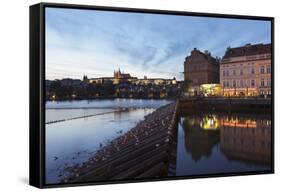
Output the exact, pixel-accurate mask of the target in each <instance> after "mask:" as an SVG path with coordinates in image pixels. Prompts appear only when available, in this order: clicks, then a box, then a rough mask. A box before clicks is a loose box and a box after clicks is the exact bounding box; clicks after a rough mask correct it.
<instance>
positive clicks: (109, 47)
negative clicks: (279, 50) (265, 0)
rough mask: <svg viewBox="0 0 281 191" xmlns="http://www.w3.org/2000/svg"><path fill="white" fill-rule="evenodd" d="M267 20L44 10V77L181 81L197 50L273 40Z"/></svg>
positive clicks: (218, 53)
mask: <svg viewBox="0 0 281 191" xmlns="http://www.w3.org/2000/svg"><path fill="white" fill-rule="evenodd" d="M270 42H271V25H270V22H269V21H257V20H242V19H222V18H210V17H191V16H175V15H158V14H141V13H125V12H108V11H95V10H81V9H80V10H79V9H62V8H47V9H46V78H47V79H61V78H68V77H70V78H77V79H79V78H80V79H81V78H82V76H83V75H84V74H86V75H87V76H88V77H90V78H91V77H103V76H113V71H114V69H115V70H117V69H118V68H120V69H121V71H124V72H125V73H130V74H131V75H132V76H136V77H139V78H142V77H143V76H144V75H146V76H147V77H149V78H155V77H161V78H172V77H174V76H175V77H176V78H177V79H180V80H182V79H183V74H182V72H183V62H184V60H185V57H186V56H187V55H189V54H190V51H191V50H192V49H193V48H195V47H196V48H198V49H200V50H201V51H204V50H209V51H210V52H211V54H212V55H213V56H219V57H221V56H223V54H224V52H225V50H226V48H227V47H229V46H230V47H236V46H242V45H245V44H247V43H251V44H255V43H270Z"/></svg>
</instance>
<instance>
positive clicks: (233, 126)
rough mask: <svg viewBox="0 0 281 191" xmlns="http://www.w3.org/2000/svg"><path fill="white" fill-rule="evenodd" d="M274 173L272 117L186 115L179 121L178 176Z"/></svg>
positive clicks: (213, 114) (230, 114)
mask: <svg viewBox="0 0 281 191" xmlns="http://www.w3.org/2000/svg"><path fill="white" fill-rule="evenodd" d="M268 170H271V118H270V116H269V115H253V114H232V113H229V114H215V113H201V114H199V113H196V114H185V115H182V116H181V117H179V121H178V142H177V159H176V175H177V176H186V175H206V174H217V173H234V172H253V171H268Z"/></svg>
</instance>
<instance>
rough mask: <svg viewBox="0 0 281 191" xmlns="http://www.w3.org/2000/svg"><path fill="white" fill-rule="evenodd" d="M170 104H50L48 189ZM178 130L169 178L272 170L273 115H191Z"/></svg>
mask: <svg viewBox="0 0 281 191" xmlns="http://www.w3.org/2000/svg"><path fill="white" fill-rule="evenodd" d="M170 102H171V101H168V100H136V99H115V100H94V101H87V100H83V101H71V102H70V101H59V102H47V103H46V183H47V184H52V183H59V180H61V179H62V178H63V176H64V174H63V173H62V170H63V169H64V168H65V167H68V166H71V165H75V164H81V163H83V162H85V161H87V159H89V158H90V157H91V156H93V155H94V154H95V152H96V151H97V150H99V149H100V148H101V147H102V146H104V145H105V144H107V143H108V142H110V141H111V140H113V139H114V138H116V137H118V136H120V135H122V134H124V133H126V132H127V131H129V130H130V129H131V128H133V127H135V125H136V124H137V123H138V122H139V121H141V120H143V119H144V116H146V115H148V114H149V113H151V112H153V111H155V110H156V109H157V108H159V107H161V106H163V105H166V104H168V103H170ZM83 116H88V117H83ZM73 118H74V119H73ZM62 120H65V121H62ZM56 121H59V122H56ZM52 122H53V123H52ZM177 124H178V126H177V127H178V135H177V145H176V148H175V150H176V159H175V162H174V163H175V165H174V167H173V168H174V169H173V170H172V173H170V174H169V176H189V175H208V174H217V173H233V172H253V171H268V170H271V117H270V115H265V114H263V115H258V114H242V113H240V114H235V113H228V114H221V113H216V112H207V113H197V112H196V113H190V112H189V113H185V114H181V115H180V116H179V117H178V123H177Z"/></svg>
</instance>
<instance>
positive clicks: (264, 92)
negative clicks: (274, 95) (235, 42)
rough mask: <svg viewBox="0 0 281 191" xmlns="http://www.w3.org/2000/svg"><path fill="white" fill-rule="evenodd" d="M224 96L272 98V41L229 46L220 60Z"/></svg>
mask: <svg viewBox="0 0 281 191" xmlns="http://www.w3.org/2000/svg"><path fill="white" fill-rule="evenodd" d="M220 84H221V88H222V89H221V91H222V95H223V96H235V97H247V96H259V97H271V44H254V45H251V44H246V45H245V46H241V47H236V48H227V50H226V52H225V54H224V56H223V58H222V60H221V63H220Z"/></svg>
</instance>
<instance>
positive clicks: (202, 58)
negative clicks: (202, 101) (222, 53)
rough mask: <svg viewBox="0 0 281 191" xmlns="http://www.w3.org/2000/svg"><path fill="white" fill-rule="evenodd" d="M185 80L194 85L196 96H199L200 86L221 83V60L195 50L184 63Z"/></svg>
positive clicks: (193, 89)
mask: <svg viewBox="0 0 281 191" xmlns="http://www.w3.org/2000/svg"><path fill="white" fill-rule="evenodd" d="M184 80H185V82H189V83H190V84H191V85H192V90H191V91H193V92H194V94H195V95H198V94H199V91H200V85H202V84H217V83H219V59H218V58H214V57H212V56H211V54H210V52H208V51H205V52H201V51H199V50H197V49H196V48H194V49H193V50H192V51H191V54H190V56H187V57H186V59H185V62H184Z"/></svg>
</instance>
